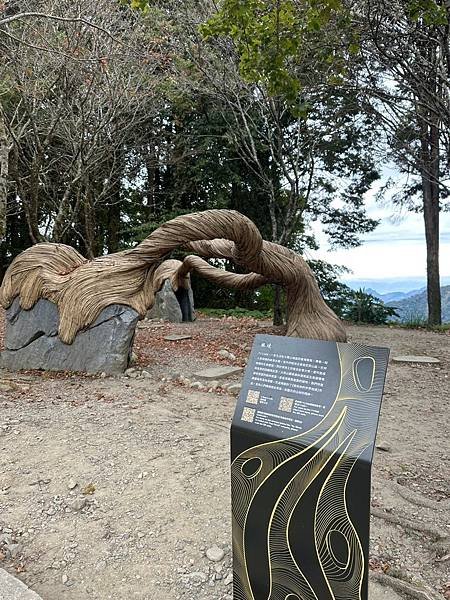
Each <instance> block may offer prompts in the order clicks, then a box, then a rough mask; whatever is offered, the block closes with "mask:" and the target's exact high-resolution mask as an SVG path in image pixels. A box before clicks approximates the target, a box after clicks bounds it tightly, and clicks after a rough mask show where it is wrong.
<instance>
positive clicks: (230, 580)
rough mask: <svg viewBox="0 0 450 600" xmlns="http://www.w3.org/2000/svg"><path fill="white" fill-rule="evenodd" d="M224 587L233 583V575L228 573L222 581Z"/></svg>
mask: <svg viewBox="0 0 450 600" xmlns="http://www.w3.org/2000/svg"><path fill="white" fill-rule="evenodd" d="M223 582H224V584H225V585H230V584H232V583H233V573H228V575H227V576H226V577H225V579H224V580H223Z"/></svg>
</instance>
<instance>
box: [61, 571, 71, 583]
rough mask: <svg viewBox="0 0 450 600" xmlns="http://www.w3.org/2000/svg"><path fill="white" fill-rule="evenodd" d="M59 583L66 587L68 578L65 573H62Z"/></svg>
mask: <svg viewBox="0 0 450 600" xmlns="http://www.w3.org/2000/svg"><path fill="white" fill-rule="evenodd" d="M61 581H62V583H63V585H66V584H67V582H68V581H69V577H68V576H67V574H66V573H64V574H63V576H62V577H61Z"/></svg>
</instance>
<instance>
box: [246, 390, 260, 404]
mask: <svg viewBox="0 0 450 600" xmlns="http://www.w3.org/2000/svg"><path fill="white" fill-rule="evenodd" d="M260 396H261V392H257V391H256V390H250V391H249V392H248V394H247V402H248V403H249V404H258V401H259V398H260Z"/></svg>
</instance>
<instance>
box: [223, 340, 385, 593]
mask: <svg viewBox="0 0 450 600" xmlns="http://www.w3.org/2000/svg"><path fill="white" fill-rule="evenodd" d="M388 359H389V350H388V349H386V348H372V347H367V346H361V345H358V344H343V343H336V342H322V341H315V340H301V339H296V338H286V337H277V336H270V335H258V336H256V339H255V343H254V346H253V350H252V354H251V357H250V361H249V364H248V367H247V370H246V374H245V378H244V384H243V388H242V391H241V395H240V398H239V402H238V405H237V408H236V412H235V415H234V419H233V425H232V435H231V441H232V511H233V552H234V600H367V597H368V596H367V595H368V591H367V589H368V553H369V523H370V491H371V465H372V458H373V450H374V445H375V437H376V432H377V426H378V418H379V413H380V407H381V399H382V395H383V388H384V382H385V377H386V370H387V365H388Z"/></svg>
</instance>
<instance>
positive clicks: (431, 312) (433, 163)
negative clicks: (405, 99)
mask: <svg viewBox="0 0 450 600" xmlns="http://www.w3.org/2000/svg"><path fill="white" fill-rule="evenodd" d="M430 121H431V124H430ZM439 138H440V136H439V117H438V116H431V118H430V117H429V119H428V122H427V121H425V120H424V119H422V122H421V163H422V164H421V177H422V195H423V216H424V222H425V238H426V245H427V292H428V324H429V325H432V326H433V325H440V324H441V323H442V303H441V302H442V301H441V281H440V267H439V234H440V230H439V216H440V214H439V213H440V189H439V177H440V144H439V141H440V139H439Z"/></svg>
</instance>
